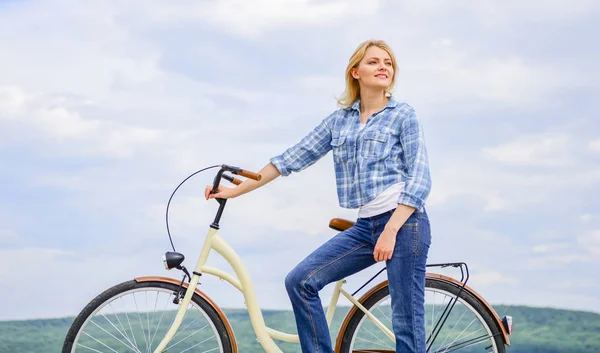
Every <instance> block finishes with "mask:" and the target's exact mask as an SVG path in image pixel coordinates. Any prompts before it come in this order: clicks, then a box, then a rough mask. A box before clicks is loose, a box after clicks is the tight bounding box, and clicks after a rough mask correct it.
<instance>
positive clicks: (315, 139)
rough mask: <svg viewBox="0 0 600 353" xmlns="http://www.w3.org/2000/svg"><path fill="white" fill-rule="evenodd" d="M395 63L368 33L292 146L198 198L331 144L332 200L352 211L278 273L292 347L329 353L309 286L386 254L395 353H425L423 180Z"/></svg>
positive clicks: (246, 185)
mask: <svg viewBox="0 0 600 353" xmlns="http://www.w3.org/2000/svg"><path fill="white" fill-rule="evenodd" d="M395 72H396V60H395V58H394V55H393V53H392V51H391V49H390V48H389V47H388V46H387V45H386V44H385V42H383V41H374V40H369V41H366V42H364V43H362V44H361V45H360V46H359V47H358V48H357V49H356V51H355V52H354V54H353V55H352V57H351V58H350V61H349V63H348V67H347V69H346V91H345V92H344V95H343V97H342V98H341V99H340V100H338V103H339V104H340V106H341V107H342V108H341V109H338V110H336V111H335V112H333V113H332V114H331V115H329V116H328V117H326V118H325V119H324V120H323V121H322V122H321V123H320V124H319V125H318V126H317V127H315V128H314V129H313V131H312V132H310V133H309V134H308V135H307V136H306V137H304V138H303V139H302V140H301V141H300V142H299V143H298V144H296V145H294V146H292V147H290V148H288V149H287V150H286V151H285V152H283V153H282V154H281V155H278V156H275V157H273V158H271V160H270V163H269V164H267V165H266V166H265V167H264V168H263V169H262V170H260V172H259V173H260V174H261V175H262V179H261V181H253V180H246V181H244V182H243V183H242V184H240V185H238V186H237V187H235V188H227V187H224V186H220V187H219V191H218V193H216V194H210V191H211V186H210V185H209V186H207V188H206V191H205V196H206V198H207V199H210V198H233V197H236V196H239V195H242V194H244V193H247V192H249V191H251V190H254V189H256V188H258V187H260V186H262V185H264V184H266V183H268V182H270V181H271V180H273V179H275V178H277V177H278V176H279V175H283V176H287V175H289V174H290V173H292V172H298V171H300V170H303V169H305V168H306V167H308V166H310V165H312V164H313V163H315V162H316V161H317V160H318V159H320V158H321V157H323V156H324V155H325V154H326V153H327V152H329V150H333V159H334V164H335V173H336V183H337V193H338V198H339V203H340V206H342V207H345V208H358V219H357V222H356V223H355V225H354V226H353V227H352V228H350V229H347V230H345V231H343V232H341V233H339V234H337V235H336V236H335V237H333V238H332V239H330V240H329V241H327V242H326V243H325V244H323V245H322V246H321V247H319V248H318V249H317V250H315V251H314V252H313V253H312V254H310V255H309V256H308V257H307V258H306V259H304V260H303V261H302V262H300V264H298V265H297V266H296V268H294V269H293V270H292V271H291V272H290V273H289V274H288V276H287V277H286V280H285V285H286V289H287V291H288V294H289V296H290V300H291V302H292V307H293V309H294V314H295V317H296V325H297V328H298V334H299V337H300V344H301V346H302V352H304V353H308V352H319V353H329V352H333V349H332V346H331V340H330V336H329V330H328V327H327V321H326V318H325V313H324V310H323V307H322V304H321V300H320V298H319V295H318V292H319V290H321V289H322V288H323V287H324V286H325V285H327V284H329V283H331V282H334V281H338V280H340V279H342V278H345V277H347V276H350V275H352V274H354V273H356V272H358V271H360V270H362V269H365V268H367V267H369V266H371V265H373V264H375V263H376V262H379V261H386V266H387V274H388V280H389V288H390V296H391V299H392V312H393V315H392V325H393V329H394V333H395V336H396V351H397V352H418V353H422V352H425V350H426V348H425V324H424V293H425V264H426V260H427V253H428V251H429V245H430V243H431V236H430V230H429V220H428V218H427V214H426V212H425V208H424V204H425V200H426V198H427V196H428V194H429V190H430V187H431V179H430V175H429V164H428V160H427V152H426V148H425V143H424V138H423V132H422V129H421V127H420V125H419V121H418V119H417V117H416V115H415V112H414V110H413V109H412V107H410V106H409V105H408V104H406V103H400V102H398V101H396V100H395V99H394V98H393V97H392V96H391V92H390V91H391V89H392V88H393V87H394V82H395Z"/></svg>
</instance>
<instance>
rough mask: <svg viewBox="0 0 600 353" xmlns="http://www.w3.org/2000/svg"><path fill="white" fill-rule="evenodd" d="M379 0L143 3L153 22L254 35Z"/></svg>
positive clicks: (327, 18) (325, 19) (370, 9)
mask: <svg viewBox="0 0 600 353" xmlns="http://www.w3.org/2000/svg"><path fill="white" fill-rule="evenodd" d="M380 9H381V2H380V1H379V0H376V1H371V2H368V3H367V2H364V1H358V0H349V1H328V2H325V3H324V2H319V1H311V0H257V1H252V2H248V1H241V0H224V1H218V2H195V1H186V2H180V3H171V4H164V3H160V5H158V4H156V3H154V4H151V5H150V6H144V7H143V8H142V9H138V10H142V11H143V13H145V15H146V16H147V19H148V20H150V21H155V22H171V23H172V22H178V21H201V22H206V23H210V24H212V25H214V26H215V27H217V28H218V29H219V30H222V31H230V32H232V33H235V34H236V35H238V36H242V37H257V36H260V35H261V34H263V33H264V32H266V31H268V30H274V29H276V28H280V27H290V26H300V25H304V26H306V25H323V24H331V23H332V22H338V21H342V20H348V19H352V18H355V19H356V18H360V17H362V16H365V15H372V14H375V13H376V12H377V11H378V10H380Z"/></svg>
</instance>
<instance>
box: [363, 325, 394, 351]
mask: <svg viewBox="0 0 600 353" xmlns="http://www.w3.org/2000/svg"><path fill="white" fill-rule="evenodd" d="M365 331H367V332H368V333H370V334H371V336H373V337H375V339H376V340H378V341H379V342H381V344H380V346H386V347H389V348H392V347H390V346H389V345H388V344H386V343H385V342H384V341H383V340H382V339H381V338H379V337H377V335H375V334H374V333H373V332H371V331H370V330H368V329H367V328H365ZM365 341H366V340H365ZM373 343H375V342H373Z"/></svg>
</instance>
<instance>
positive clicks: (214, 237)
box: [154, 228, 396, 353]
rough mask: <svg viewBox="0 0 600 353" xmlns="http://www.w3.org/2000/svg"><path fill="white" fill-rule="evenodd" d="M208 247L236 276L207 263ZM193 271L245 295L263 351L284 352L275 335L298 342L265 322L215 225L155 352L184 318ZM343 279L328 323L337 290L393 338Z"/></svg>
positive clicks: (193, 281) (245, 275) (194, 282)
mask: <svg viewBox="0 0 600 353" xmlns="http://www.w3.org/2000/svg"><path fill="white" fill-rule="evenodd" d="M211 250H215V251H216V252H217V253H219V254H220V255H221V256H223V258H225V260H227V262H228V263H229V265H231V267H232V268H233V270H234V271H235V274H236V275H237V278H235V277H233V276H232V275H230V274H228V273H226V272H225V271H222V270H220V269H217V268H213V267H210V266H207V265H206V260H207V259H208V255H209V253H210V251H211ZM196 273H201V274H204V273H206V274H210V275H214V276H217V277H219V278H221V279H223V280H226V281H227V282H229V283H231V284H232V285H233V286H234V287H236V288H237V289H238V290H239V291H240V292H242V294H243V295H244V301H245V303H246V307H247V309H248V314H249V315H250V321H251V323H252V327H253V328H254V332H255V333H256V337H257V340H258V342H259V343H260V344H261V345H262V347H263V349H264V350H265V352H266V353H283V351H282V350H281V349H280V348H279V347H278V346H277V345H276V344H275V342H274V341H273V339H278V340H281V341H285V342H299V341H300V340H299V338H298V335H294V334H289V333H284V332H281V331H277V330H274V329H271V328H269V327H267V326H266V324H265V321H264V318H263V315H262V311H261V309H260V307H259V305H258V301H257V299H256V293H255V292H254V287H253V286H252V281H251V279H250V275H249V274H248V271H247V270H246V267H245V266H244V264H243V262H242V260H241V258H240V257H239V255H238V254H237V253H236V252H235V250H233V248H231V247H230V246H229V244H227V243H226V242H225V241H224V240H223V239H222V238H221V237H220V236H219V234H218V231H217V229H214V228H210V229H209V231H208V235H207V236H206V239H205V240H204V245H203V246H202V250H201V251H200V256H199V257H198V261H197V263H196V268H195V269H194V274H193V275H192V278H191V279H190V283H189V286H188V288H187V290H186V292H185V295H184V297H183V299H182V300H181V301H180V303H179V309H178V311H177V315H176V316H175V320H174V321H173V323H172V325H171V327H170V329H169V331H168V332H167V334H166V335H165V337H164V338H163V340H162V341H161V342H160V344H159V345H158V347H156V349H155V350H154V353H161V352H162V351H163V349H164V348H165V347H166V346H167V344H168V343H169V341H171V339H172V338H173V336H174V335H175V332H176V331H177V329H178V328H179V325H180V324H181V322H182V321H183V318H184V316H185V313H186V311H187V308H188V305H189V303H190V301H191V299H192V295H193V294H194V291H195V290H196V286H197V285H198V281H199V280H200V276H199V275H197V274H196ZM344 283H345V280H343V279H342V280H340V281H338V282H336V284H335V288H334V290H333V295H332V296H331V300H330V303H329V308H328V309H327V326H330V325H331V321H332V319H333V314H334V313H335V309H336V306H337V302H338V299H339V297H340V294H342V295H344V296H345V297H346V298H347V299H348V300H349V301H350V302H352V304H354V305H356V306H357V307H358V309H360V310H361V311H363V312H364V313H365V315H366V316H367V317H369V318H370V319H371V320H372V321H373V323H375V325H377V326H378V327H379V328H380V329H381V330H382V331H383V332H384V333H385V334H386V335H387V336H388V337H389V338H390V339H391V340H392V342H395V341H396V339H395V337H394V334H393V333H392V331H391V330H390V329H388V328H387V327H385V325H383V324H382V323H381V321H379V320H378V319H377V318H376V317H375V316H373V314H371V313H370V312H369V311H368V310H367V309H365V307H363V306H362V304H360V303H359V302H358V300H356V298H354V297H353V296H352V295H351V294H350V293H348V292H346V291H345V290H344V289H342V286H343V284H344Z"/></svg>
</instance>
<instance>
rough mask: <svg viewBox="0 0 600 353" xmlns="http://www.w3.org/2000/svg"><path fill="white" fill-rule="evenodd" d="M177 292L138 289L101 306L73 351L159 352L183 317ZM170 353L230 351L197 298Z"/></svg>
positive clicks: (83, 328)
mask: <svg viewBox="0 0 600 353" xmlns="http://www.w3.org/2000/svg"><path fill="white" fill-rule="evenodd" d="M174 298H175V294H174V290H173V289H172V288H162V287H158V286H144V287H136V288H133V289H130V290H126V291H123V292H121V293H117V294H115V295H114V296H112V297H110V298H109V299H108V300H106V301H104V302H103V303H101V304H100V305H99V306H98V307H97V308H96V309H95V310H93V311H92V312H91V314H90V315H88V317H87V318H86V320H85V321H84V322H83V324H82V325H81V327H80V329H79V330H78V332H77V335H76V336H75V339H74V341H73V345H72V348H71V352H77V353H83V352H118V353H121V352H135V353H153V352H154V350H155V348H156V347H157V346H158V344H159V343H160V341H161V340H162V338H163V337H164V335H165V334H166V332H167V330H168V329H169V327H170V326H171V323H172V322H173V320H174V318H175V315H176V313H177V308H178V305H176V304H174V303H173V299H174ZM164 351H168V352H169V353H174V352H179V353H184V352H187V353H196V352H215V353H224V350H223V344H222V342H221V338H220V336H219V332H218V330H217V328H216V327H215V325H214V323H213V320H211V318H210V316H209V315H208V314H207V312H206V311H205V310H204V309H203V308H202V307H201V306H200V305H199V303H197V302H196V300H192V301H191V302H190V304H189V305H188V310H187V312H186V315H185V317H184V320H183V322H182V323H181V325H180V328H179V330H178V331H177V333H176V334H175V336H174V337H173V339H172V340H171V341H170V342H169V344H168V345H167V347H166V349H165V350H164Z"/></svg>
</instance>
